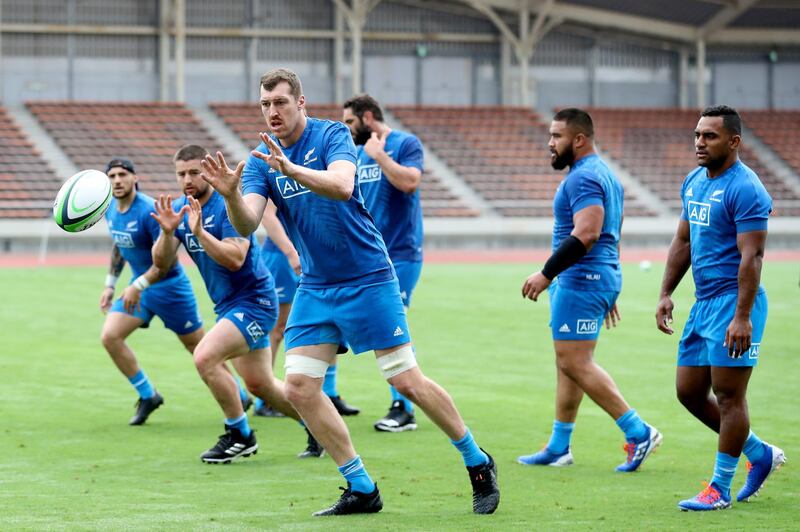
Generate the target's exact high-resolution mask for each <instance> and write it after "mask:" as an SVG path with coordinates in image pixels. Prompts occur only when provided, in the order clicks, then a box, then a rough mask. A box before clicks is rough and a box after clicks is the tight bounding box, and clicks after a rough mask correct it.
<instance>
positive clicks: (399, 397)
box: [389, 384, 414, 414]
mask: <svg viewBox="0 0 800 532" xmlns="http://www.w3.org/2000/svg"><path fill="white" fill-rule="evenodd" d="M389 393H391V394H392V402H395V401H400V402H402V403H403V408H405V409H406V412H408V413H409V414H413V413H414V403H412V402H411V401H409V400H408V399H407V398H406V396H405V395H403V394H402V393H400V392H398V391H397V388H395V387H394V386H392V385H391V384H390V385H389Z"/></svg>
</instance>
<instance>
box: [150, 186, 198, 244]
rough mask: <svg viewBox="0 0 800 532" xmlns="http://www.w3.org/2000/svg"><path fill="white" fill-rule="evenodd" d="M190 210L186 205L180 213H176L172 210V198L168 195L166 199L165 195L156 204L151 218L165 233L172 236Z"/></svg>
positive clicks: (160, 196) (159, 197)
mask: <svg viewBox="0 0 800 532" xmlns="http://www.w3.org/2000/svg"><path fill="white" fill-rule="evenodd" d="M188 210H189V206H188V205H184V206H183V207H181V210H180V211H178V212H175V210H174V209H173V208H172V196H170V195H167V196H166V197H164V195H163V194H161V195H159V196H158V199H157V200H156V202H155V212H151V213H150V216H152V217H153V218H155V220H156V221H157V222H158V225H160V226H161V230H162V231H163V232H164V233H167V234H172V233H174V232H175V229H177V228H178V225H180V223H181V220H183V215H184V214H186V211H188Z"/></svg>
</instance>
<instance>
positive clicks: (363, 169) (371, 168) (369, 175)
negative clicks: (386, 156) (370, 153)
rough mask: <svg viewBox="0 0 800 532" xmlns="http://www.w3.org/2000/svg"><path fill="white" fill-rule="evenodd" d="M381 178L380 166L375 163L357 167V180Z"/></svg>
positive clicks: (365, 180)
mask: <svg viewBox="0 0 800 532" xmlns="http://www.w3.org/2000/svg"><path fill="white" fill-rule="evenodd" d="M380 180H381V167H380V166H378V165H377V164H367V165H364V166H359V167H358V182H359V184H360V183H371V182H373V181H380Z"/></svg>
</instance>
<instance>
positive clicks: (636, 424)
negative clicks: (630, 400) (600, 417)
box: [617, 408, 649, 443]
mask: <svg viewBox="0 0 800 532" xmlns="http://www.w3.org/2000/svg"><path fill="white" fill-rule="evenodd" d="M617 426H618V427H619V428H620V430H622V432H624V433H625V439H626V440H628V441H633V442H637V443H638V442H640V441H642V440H644V439H645V438H646V437H647V435H648V434H649V432H648V430H647V425H645V424H644V421H642V418H640V417H639V414H637V413H636V410H634V409H633V408H631V409H630V410H628V411H627V412H625V413H624V414H622V415H621V416H619V419H617Z"/></svg>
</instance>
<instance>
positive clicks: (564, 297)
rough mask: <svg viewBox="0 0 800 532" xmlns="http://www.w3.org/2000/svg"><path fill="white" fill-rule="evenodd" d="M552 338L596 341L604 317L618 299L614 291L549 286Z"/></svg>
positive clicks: (557, 285)
mask: <svg viewBox="0 0 800 532" xmlns="http://www.w3.org/2000/svg"><path fill="white" fill-rule="evenodd" d="M549 292H550V328H551V329H552V331H553V340H597V337H598V336H600V329H601V328H602V324H603V320H604V319H605V317H606V315H607V314H608V311H609V310H611V307H613V306H614V303H615V302H616V301H617V297H618V296H619V292H617V291H615V290H592V291H588V290H573V289H571V288H564V287H563V286H559V284H558V281H557V280H556V281H554V282H553V283H552V284H551V285H550V289H549Z"/></svg>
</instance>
